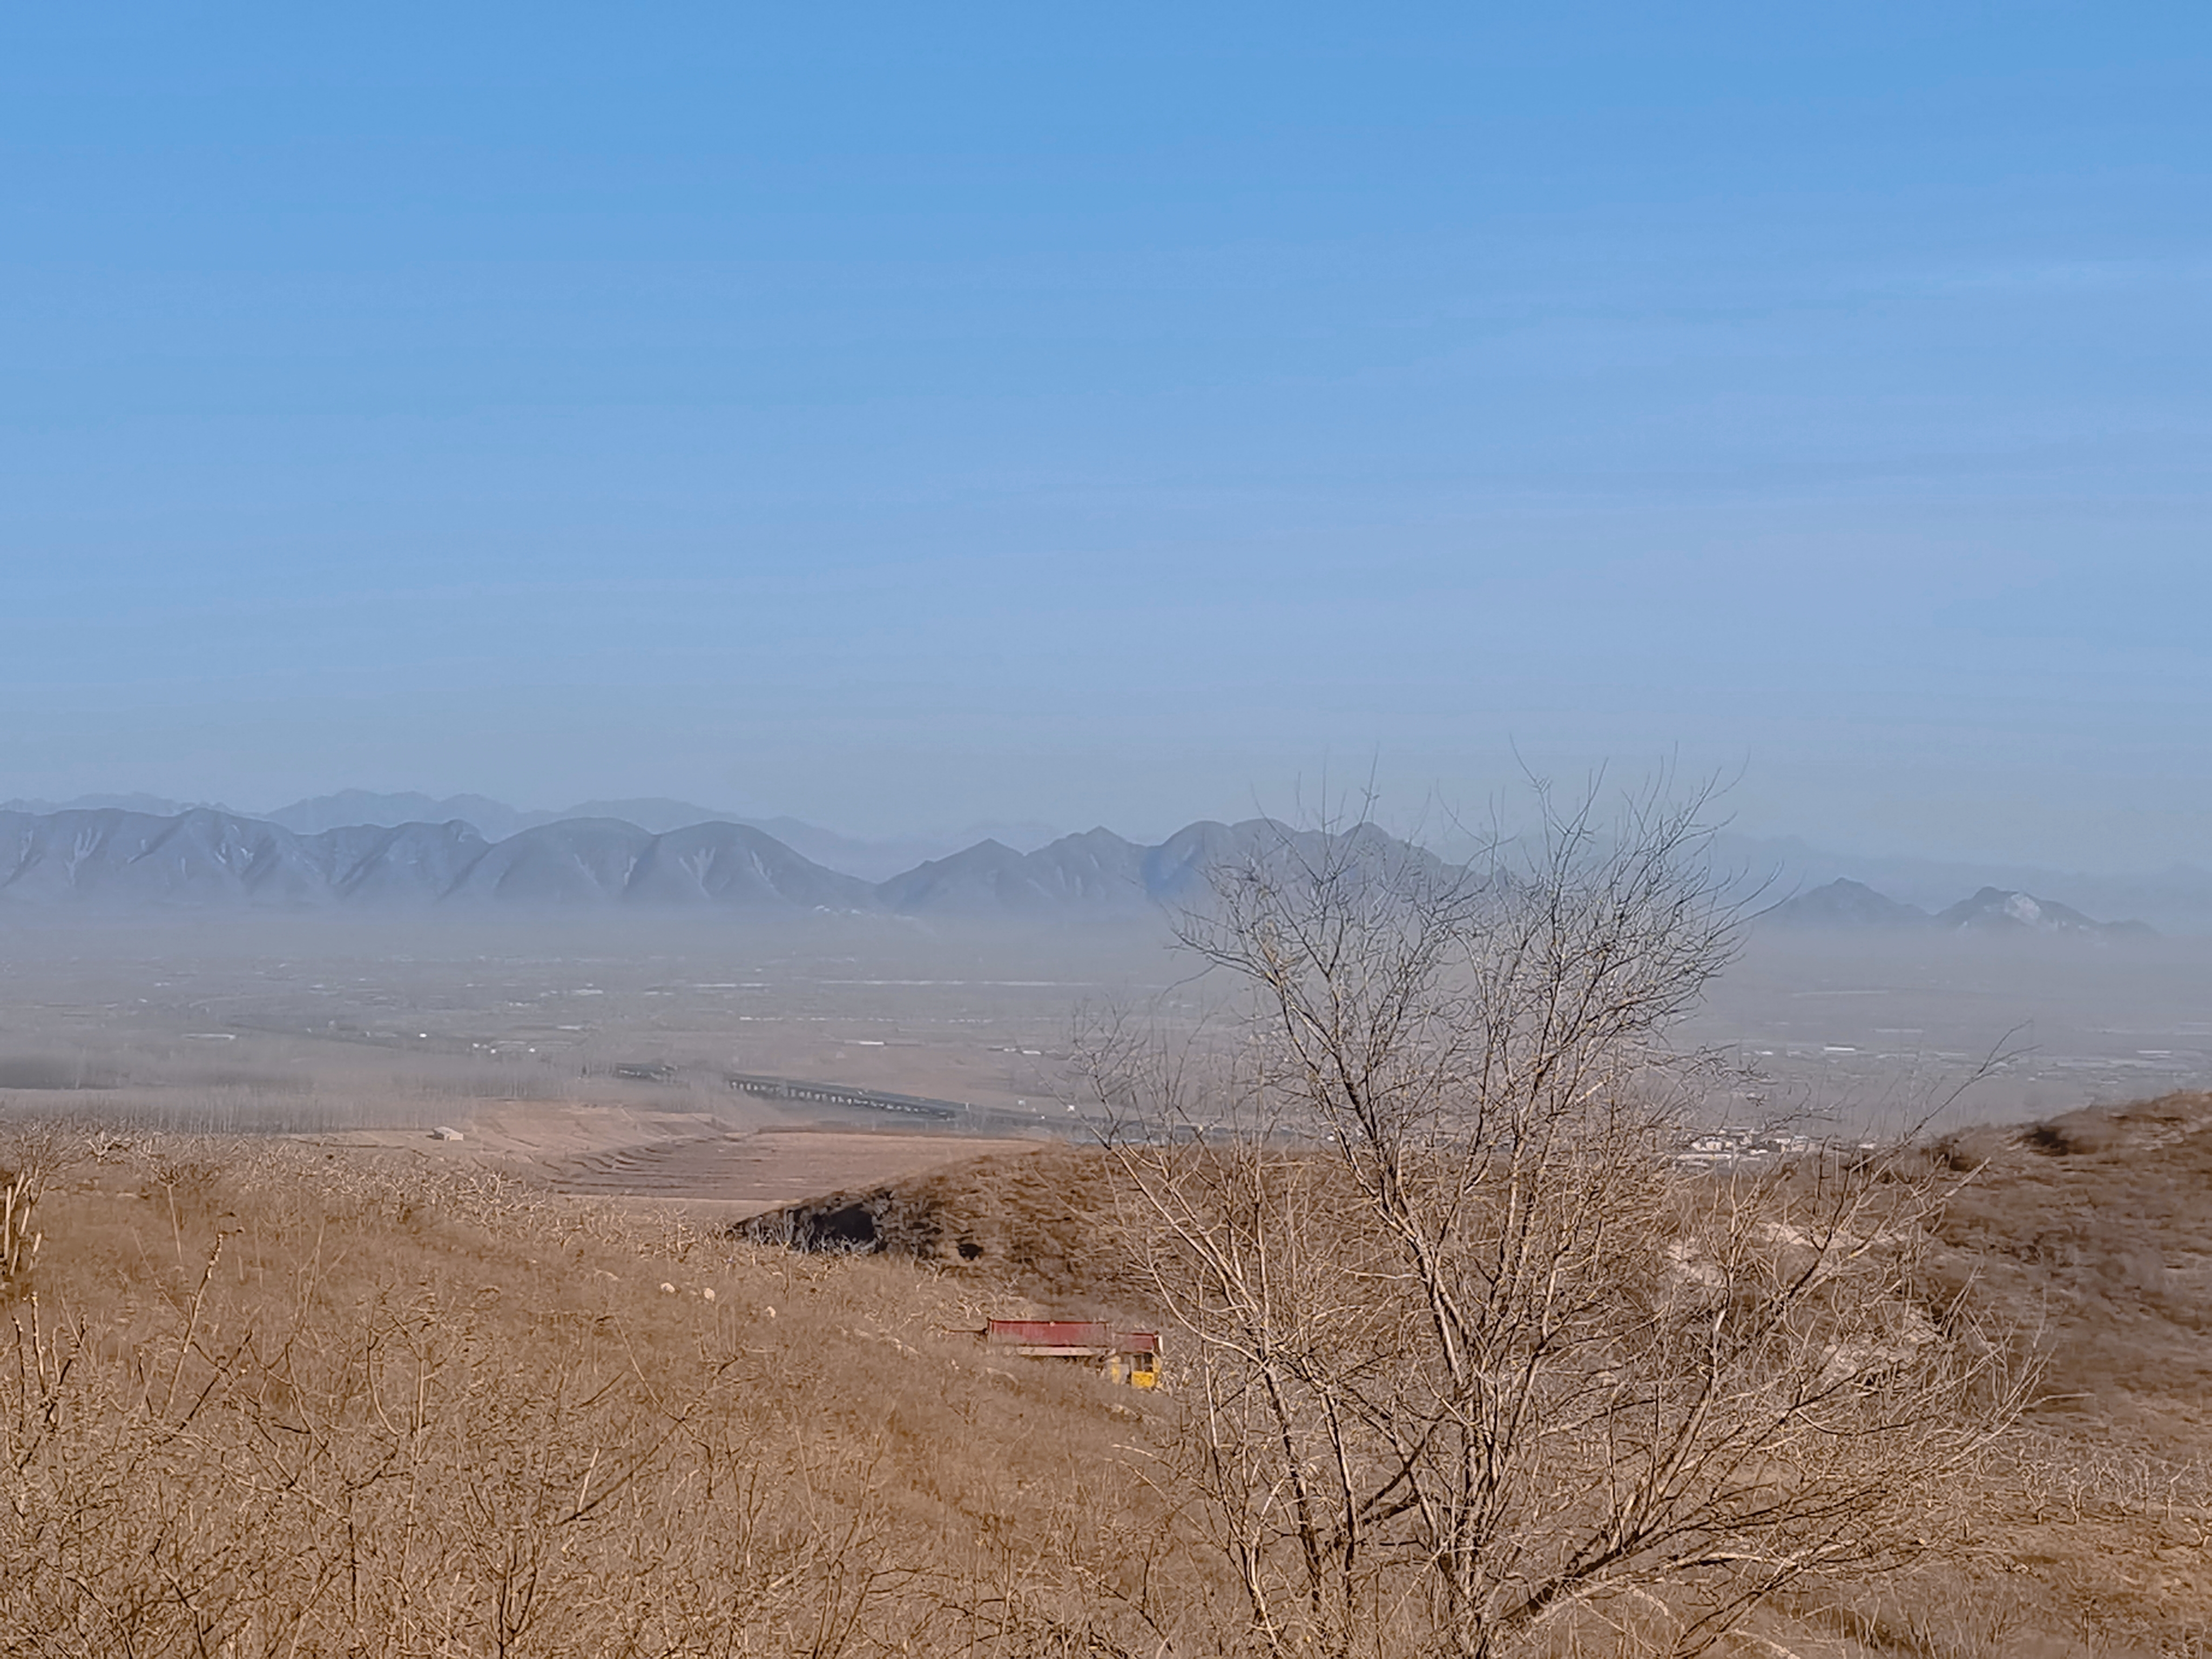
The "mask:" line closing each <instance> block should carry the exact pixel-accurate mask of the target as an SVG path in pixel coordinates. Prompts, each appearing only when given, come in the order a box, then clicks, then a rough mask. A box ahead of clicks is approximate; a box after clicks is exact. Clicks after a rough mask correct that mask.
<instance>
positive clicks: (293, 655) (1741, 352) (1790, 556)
mask: <svg viewBox="0 0 2212 1659" xmlns="http://www.w3.org/2000/svg"><path fill="white" fill-rule="evenodd" d="M2208 183H2212V12H2207V11H2206V10H2205V9H2202V8H2185V7H2181V6H2168V7H2150V6H2127V5H2114V4H2104V5H2097V6H2088V5H2082V6H2065V7H2056V6H2051V7H2043V6H2033V5H2007V6H2002V7H1998V6H1963V5H1942V4H1918V5H1913V6H1881V5H1871V4H1870V5H1860V6H1853V7H1848V8H1825V9H1814V8H1778V7H1772V6H1748V5H1747V6H1715V5H1705V6H1699V5H1686V6H1678V7H1669V8H1653V7H1618V8H1608V7H1557V8H1503V7H1491V8H1474V7H1449V8H1447V7H1434V8H1428V7H1402V8H1397V9H1389V10H1388V11H1383V12H1380V13H1379V15H1378V9H1375V8H1352V7H1334V8H1311V9H1307V8H1298V7H1293V6H1283V5H1277V6H1270V7H1257V6H1255V7H1231V6H1216V7H1208V8H1188V7H1183V8H1116V9H1092V10H1091V11H1088V12H1085V13H1082V14H1079V13H1078V12H1076V11H1075V10H1074V9H1048V8H1039V7H1015V6H1003V7H982V6H969V7H945V8H890V7H884V8H864V7H848V8H794V7H777V8H766V7H762V8H739V7H717V8H703V7H702V8H683V7H668V8H661V9H657V10H651V11H647V10H646V9H615V8H605V9H595V10H588V11H587V10H583V9H564V8H561V7H557V6H547V5H540V6H537V7H532V8H521V7H515V8H510V9H501V8H497V7H493V6H482V7H472V8H465V9H462V8H449V7H448V8H435V9H433V8H427V7H424V8H410V7H406V6H385V7H376V8H356V9H350V10H347V11H340V10H339V9H331V8H301V7H289V8H270V9H264V10H256V9H247V8H242V7H207V6H188V5H177V6H167V7H162V8H159V9H155V8H143V9H140V8H131V7H117V8H102V9H84V8H78V9H66V8H49V9H45V10H44V11H43V12H40V13H32V12H29V11H27V10H25V9H19V10H18V13H17V14H16V15H14V16H12V17H11V18H10V20H9V22H8V23H7V24H6V26H5V33H4V37H0V211H4V219H0V223H4V226H5V232H4V235H0V576H4V583H0V796H6V795H15V794H22V795H32V794H35V795H45V796H68V795H71V794H75V793H81V792H91V791H105V790H125V789H145V790H150V791H154V792H156V793H168V794H174V795H179V796H185V797H189V798H219V799H226V800H228V801H231V802H233V803H234V804H238V805H247V806H255V805H259V806H269V805H276V804H277V803H278V802H280V801H282V800H284V799H291V798H293V797H295V796H298V795H301V794H306V793H316V792H319V791H321V790H325V789H330V788H335V787H345V786H358V787H372V788H423V789H428V790H431V791H434V792H439V793H443V792H446V791H451V790H476V791H480V792H482V793H489V794H494V795H499V796H503V797H506V798H508V799H514V800H516V801H518V802H519V803H520V804H523V805H560V804H562V803H564V802H565V801H568V800H570V799H578V798H581V797H586V796H593V795H613V794H637V793H665V794H672V795H678V796H684V797H687V798H691V799H703V800H706V801H708V802H709V803H711V804H714V805H727V806H730V807H732V808H733V809H736V810H739V811H750V812H758V813H769V812H779V811H781V812H791V813H794V814H796V815H799V816H801V817H811V818H814V819H817V820H818V821H822V822H825V823H829V824H832V825H835V826H836V827H839V828H842V829H850V830H856V831H860V832H864V833H865V832H882V831H890V830H896V829H909V828H922V827H928V826H941V825H950V824H957V823H963V822H966V821H969V820H972V819H975V818H981V817H1018V818H1024V819H1044V820H1047V821H1050V822H1054V823H1060V824H1063V825H1066V826H1068V827H1082V826H1087V825H1088V824H1090V823H1096V822H1104V823H1109V824H1111V825H1114V826H1115V827H1117V828H1121V829H1127V830H1129V831H1132V832H1139V833H1141V832H1147V831H1152V830H1157V829H1164V828H1166V827H1170V826H1172V825H1173V824H1175V823H1180V822H1182V821H1183V820H1185V819H1188V818H1189V817H1196V816H1200V815H1222V814H1231V813H1237V812H1240V811H1248V810H1249V809H1250V807H1251V806H1252V805H1253V804H1254V803H1255V801H1257V802H1259V803H1261V804H1263V805H1269V806H1273V807H1284V806H1286V805H1289V804H1290V803H1291V800H1292V799H1293V798H1294V792H1295V791H1296V789H1297V787H1299V783H1300V781H1301V780H1303V781H1304V785H1305V787H1306V788H1307V789H1308V790H1309V791H1310V789H1311V787H1312V786H1313V781H1314V780H1315V779H1316V777H1317V776H1318V775H1321V773H1322V771H1323V769H1328V771H1329V772H1330V774H1331V775H1334V776H1338V777H1343V776H1346V775H1364V774H1365V773H1366V771H1367V770H1368V769H1369V768H1370V766H1372V767H1373V768H1374V769H1375V770H1376V775H1377V776H1378V778H1379V779H1380V781H1381V782H1382V785H1383V791H1384V802H1385V807H1386V810H1392V809H1395V810H1397V811H1402V812H1407V813H1410V812H1411V811H1413V809H1415V808H1416V807H1417V806H1418V805H1419V803H1420V802H1421V800H1422V799H1425V797H1426V796H1427V795H1428V794H1429V793H1431V791H1433V792H1435V793H1437V794H1438V795H1439V796H1440V797H1441V798H1442V799H1443V800H1444V801H1446V802H1447V803H1448V804H1450V805H1455V806H1458V807H1459V808H1461V809H1462V810H1474V809H1479V808H1480V805H1481V803H1482V801H1483V800H1484V799H1486V796H1487V795H1488V794H1489V793H1491V792H1492V791H1494V790H1495V789H1497V788H1498V787H1499V786H1500V785H1501V784H1503V783H1504V782H1506V781H1509V780H1510V778H1511V777H1512V776H1513V775H1514V773H1515V771H1516V767H1517V765H1518V764H1519V762H1517V761H1516V751H1517V753H1518V755H1519V756H1520V757H1522V758H1523V759H1525V760H1526V761H1527V762H1528V763H1532V764H1534V765H1535V766H1536V767H1538V768H1539V769H1544V770H1548V771H1553V772H1557V773H1559V774H1562V775H1570V776H1576V775H1580V774H1581V773H1582V772H1583V770H1584V769H1587V768H1588V767H1589V766H1591V765H1592V764H1594V763H1597V762H1599V761H1602V760H1610V761H1612V762H1613V763H1615V764H1616V765H1617V766H1623V767H1626V768H1629V769H1638V768H1641V767H1644V766H1645V765H1648V764H1650V763H1652V762H1654V761H1656V760H1657V759H1659V758H1660V757H1667V756H1676V757H1679V758H1680V763H1681V764H1683V765H1684V766H1686V768H1688V769H1692V770H1703V769H1717V770H1720V771H1723V772H1725V773H1727V774H1729V775H1731V776H1736V777H1738V778H1740V781H1738V782H1737V784H1736V785H1735V790H1734V793H1733V795H1732V797H1731V799H1732V803H1733V805H1734V807H1735V811H1736V812H1737V814H1738V817H1739V821H1740V823H1741V824H1742V826H1743V827H1745V828H1747V829H1754V830H1765V831H1773V832H1778V833H1779V832H1793V833H1796V834H1800V835H1802V836H1806V837H1807V838H1808V839H1809V840H1812V841H1814V842H1816V843H1822V844H1829V845H1838V846H1842V847H1845V848H1864V849H1869V850H1873V849H1887V850H1897V851H1908V852H1917V853H1924V854H1936V855H1951V856H1982V857H2003V858H2008V859H2021V860H2043V861H2046V862H2058V863H2065V864H2072V865H2077V866H2088V867H2129V866H2147V865H2156V864H2161V863H2165V862H2167V861H2171V860H2180V859H2188V860H2198V861H2206V862H2212V672H2208V667H2212V657H2208V652H2207V649H2206V644H2205V633H2206V623H2205V618H2206V617H2207V614H2208V611H2212V604H2208V601H2212V561H2208V558H2207V553H2208V544H2207V535H2206V531H2207V526H2208V523H2212V519H2208V513H2207V507H2208V505H2212V336H2208V329H2207V316H2208V313H2207V304H2208V301H2212V234H2208V223H2207V204H2208V200H2212V197H2208V193H2207V185H2208Z"/></svg>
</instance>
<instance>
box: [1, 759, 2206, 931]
mask: <svg viewBox="0 0 2212 1659" xmlns="http://www.w3.org/2000/svg"><path fill="white" fill-rule="evenodd" d="M994 829H995V830H998V831H1000V833H995V834H992V833H981V832H983V831H987V830H994ZM1285 833H1286V832H1285V831H1284V830H1283V829H1281V828H1280V826H1277V825H1273V824H1271V823H1267V821H1264V820H1258V819H1255V820H1251V821H1249V822H1248V823H1241V824H1234V825H1231V824H1222V823H1210V822H1209V823H1194V824H1191V825H1189V826H1188V827H1187V828H1185V829H1181V830H1178V831H1176V833H1175V834H1174V835H1172V836H1168V837H1167V838H1166V839H1165V840H1164V841H1162V842H1157V843H1149V844H1148V843H1143V842H1132V841H1129V840H1127V839H1126V838H1124V837H1122V836H1117V835H1115V834H1113V833H1112V832H1111V831H1109V830H1106V829H1092V830H1089V831H1086V832H1085V833H1084V834H1081V835H1074V836H1058V837H1054V836H1051V835H1050V834H1049V832H1048V830H1047V829H1045V828H1044V826H1042V825H1036V824H1018V825H1006V826H977V833H975V834H974V835H973V836H971V837H970V838H969V841H968V842H961V843H957V844H953V845H948V844H947V843H948V842H949V841H951V838H950V837H945V836H937V837H931V836H910V837H902V838H900V839H897V840H887V841H873V842H871V841H862V840H859V839H856V838H854V837H850V836H840V835H837V834H836V833H834V832H832V831H829V830H826V829H820V828H819V827H817V826H816V825H812V824H809V823H802V822H800V821H799V820H797V819H794V818H788V817H776V818H765V819H738V818H730V817H723V816H720V815H717V814H715V813H714V812H713V811H711V810H710V809H708V808H706V807H702V806H698V805H695V804H692V803H690V802H685V801H678V800H666V799H640V800H617V801H587V802H585V803H582V804H581V805H580V806H579V807H578V808H576V809H575V810H574V811H570V812H568V813H563V814H559V815H556V814H552V813H544V812H521V811H516V810H515V809H513V808H512V807H509V806H507V805H503V804H502V803H501V802H498V801H495V800H491V799H487V798H485V797H483V796H479V795H454V796H448V797H445V798H443V799H437V798H433V797H431V796H428V795H422V794H397V795H393V794H374V793H369V792H367V791H362V790H348V791H345V792H343V793H339V794H336V795H325V796H321V797H318V798H317V799H312V800H304V801H297V802H295V803H293V804H292V805H289V806H287V807H283V808H282V809H280V810H279V811H276V812H273V813H270V814H267V815H265V816H262V817H255V816H252V815H249V814H246V813H241V812H235V811H230V810H228V809H227V808H224V807H221V806H206V805H201V806H188V805H184V804H181V803H179V802H175V801H171V800H166V799H161V798H158V797H154V796H146V795H128V796H109V797H96V798H90V799H85V800H80V801H77V802H73V803H70V805H67V806H63V807H57V806H55V805H53V804H52V803H50V802H45V801H16V802H10V803H8V804H6V805H0V908H14V907H16V906H20V905H24V904H59V903H64V902H94V903H99V904H105V905H112V906H131V905H142V904H151V905H171V906H173V905H210V904H212V905H222V904H243V905H252V906H263V907H268V906H276V907H288V908H329V907H337V908H359V909H372V908H422V907H424V906H443V905H463V906H465V905H471V904H477V903H486V904H498V905H508V906H513V905H530V904H538V905H547V904H555V905H576V904H616V905H619V904H633V905H638V904H643V905H671V904H674V905H690V906H709V907H723V908H753V909H784V910H789V911H802V910H824V909H827V910H841V911H855V912H858V911H870V912H880V913H888V914H891V915H914V916H931V915H938V916H953V915H968V916H976V917H984V916H1001V917H1005V916H1027V917H1032V918H1037V919H1044V918H1049V917H1063V916H1064V917H1069V918H1080V917H1091V918H1100V917H1109V916H1136V915H1143V914H1145V913H1146V911H1147V910H1149V909H1150V908H1152V907H1155V906H1158V905H1160V904H1172V903H1176V902H1180V901H1182V900H1184V899H1186V898H1188V897H1190V896H1194V894H1195V893H1197V892H1198V891H1199V890H1200V887H1201V885H1202V884H1203V883H1204V881H1205V879H1206V872H1207V871H1208V870H1209V869H1210V868H1211V867H1212V866H1213V865H1214V864H1215V863H1217V862H1218V861H1219V860H1223V859H1225V858H1230V857H1235V856H1238V855H1240V854H1243V853H1247V852H1249V851H1250V850H1252V849H1253V848H1255V847H1256V846H1258V845H1259V844H1260V842H1261V838H1262V837H1265V838H1267V839H1270V840H1273V839H1278V838H1279V837H1280V836H1283V835H1284V834H1285ZM1370 833H1372V834H1374V835H1375V836H1376V837H1377V838H1378V844H1379V843H1388V845H1389V848H1392V849H1395V850H1396V851H1398V852H1400V853H1406V852H1409V851H1410V850H1411V849H1409V848H1407V845H1406V843H1404V842H1396V841H1393V840H1391V838H1390V837H1389V836H1383V834H1382V832H1380V831H1379V830H1378V831H1371V832H1370ZM1717 851H1718V853H1719V854H1720V856H1721V858H1722V860H1723V864H1724V865H1725V866H1730V867H1733V868H1734V869H1735V871H1736V872H1738V876H1739V878H1740V879H1739V880H1738V881H1737V883H1736V886H1735V890H1737V891H1740V892H1741V891H1749V890H1753V889H1754V888H1757V887H1759V886H1761V885H1765V887H1766V888H1767V890H1769V891H1771V890H1772V887H1773V884H1776V883H1777V882H1778V881H1781V880H1783V879H1785V878H1786V879H1787V880H1788V881H1789V882H1790V884H1792V885H1795V886H1797V887H1799V888H1800V889H1801V890H1800V891H1798V892H1797V894H1796V896H1794V897H1792V898H1790V899H1789V900H1787V901H1785V902H1782V903H1780V904H1777V905H1774V906H1772V907H1771V908H1768V909H1767V910H1765V912H1764V913H1763V914H1762V915H1761V918H1760V919H1761V921H1763V922H1765V923H1766V924H1770V925H1774V926H1781V927H1828V928H1837V927H1850V928H1862V929H1863V928H1906V927H1922V928H1931V929H1938V930H1942V931H1949V932H1962V933H2023V934H2027V933H2052V934H2071V935H2076V936H2082V937H2088V936H2100V937H2118V936H2121V935H2124V934H2138V935H2140V934H2147V933H2150V932H2151V931H2152V930H2151V929H2150V928H2149V927H2148V926H2146V925H2145V924H2144V923H2142V922H2140V921H2127V922H2113V923H2102V922H2098V921H2093V920H2092V919H2091V917H2090V916H2089V915H2087V914H2085V912H2084V911H2083V909H2081V908H2076V904H2078V903H2079V902H2081V896H2082V895H2083V894H2088V895H2092V896H2103V897H2108V898H2112V899H2114V900H2125V899H2130V898H2133V899H2139V900H2140V901H2142V902H2141V903H2140V904H2139V905H2138V904H2135V903H2129V904H2127V905H2126V907H2125V908H2126V909H2130V910H2134V911H2135V912H2136V914H2142V912H2143V911H2146V910H2148V911H2149V912H2150V913H2152V914H2154V915H2156V916H2157V917H2158V919H2159V921H2160V922H2162V923H2166V924H2169V925H2170V926H2172V927H2175V928H2176V929H2177V930H2178V931H2180V932H2183V933H2212V875H2208V874H2207V873H2206V872H2201V871H2196V870H2193V869H2177V870H2175V871H2173V872H2168V874H2167V875H2166V877H2162V878H2161V877H2142V878H2117V877H2112V878H2098V877H2066V876H2063V875H2057V874H2054V873H2053V872H2037V878H2038V882H2039V884H2038V886H2037V888H2036V889H2035V890H2033V892H2031V891H2030V890H2029V889H2028V888H2027V885H2026V884H2025V883H2015V884H1984V885H1983V886H1982V888H1981V890H1980V891H1978V892H1977V893H1976V894H1975V895H1974V896H1973V897H1972V898H1970V899H1967V900H1964V901H1962V902H1959V903H1956V904H1954V905H1951V906H1950V907H1949V908H1947V909H1942V910H1940V911H1936V912H1934V913H1932V914H1931V911H1930V909H1929V908H1923V905H1922V904H1921V903H1915V902H1911V899H1921V900H1923V902H1930V903H1933V902H1941V891H1942V890H1941V888H1940V887H1938V886H1937V885H1936V884H1937V883H1938V882H1939V881H1941V880H1942V879H1944V878H1947V877H1948V878H1949V879H1950V880H1951V881H1952V882H1953V883H1954V884H1953V885H1951V886H1950V889H1949V890H1950V891H1951V892H1954V893H1955V892H1957V891H1958V890H1960V886H1961V885H1964V884H1965V882H1964V881H1963V880H1962V879H1960V878H1961V877H1964V876H1966V875H1967V874H1968V873H1969V872H1968V871H1967V869H1966V866H1947V865H1936V864H1932V863H1927V862H1924V861H1915V860H1864V861H1863V864H1864V865H1865V866H1867V869H1868V872H1872V871H1874V870H1879V869H1890V868H1891V867H1892V866H1894V869H1895V872H1896V873H1897V874H1898V875H1899V878H1900V881H1901V882H1902V884H1903V885H1904V890H1905V892H1906V893H1907V894H1909V895H1910V896H1911V898H1910V899H1900V898H1897V897H1893V896H1890V894H1888V893H1884V892H1881V891H1877V890H1875V888H1874V887H1873V886H1871V885H1869V884H1867V883H1865V882H1863V881H1862V880H1859V879H1857V877H1856V876H1852V877H1844V876H1837V877H1835V878H1832V879H1826V880H1825V881H1823V884H1820V885H1818V886H1811V885H1808V882H1809V880H1810V879H1812V876H1811V873H1810V872H1820V871H1824V870H1826V871H1832V870H1833V869H1834V867H1835V866H1836V864H1837V863H1838V861H1839V860H1838V859H1837V856H1836V855H1834V854H1822V853H1818V852H1815V851H1814V849H1811V848H1806V847H1805V846H1804V845H1803V844H1802V843H1800V842H1750V841H1745V840H1742V839H1741V838H1735V837H1723V844H1722V845H1721V846H1720V847H1719V848H1717ZM1418 856H1420V857H1423V858H1426V857H1429V856H1430V855H1429V854H1426V853H1421V854H1418ZM2045 880H2048V881H2050V882H2051V883H2053V884H2062V883H2063V884H2067V887H2066V890H2067V896H2068V898H2069V899H2073V900H2075V904H2069V903H2068V902H2060V901H2057V900H2053V899H2051V898H2049V897H2045V896H2043V894H2045V893H2046V892H2048V891H2049V890H2050V889H2049V887H2047V886H2045V885H2043V884H2042V882H2043V881H2045ZM1883 884H1884V885H1885V886H1891V883H1890V882H1888V881H1887V880H1885V881H1884V883H1883ZM2200 888H2202V889H2203V894H2202V896H2201V897H2200V893H2199V890H2200ZM1894 890H1895V889H1894V888H1893V891H1894ZM1931 894H1932V895H1934V896H1932V897H1929V895H1931ZM2113 910H2122V904H2121V903H2120V902H2114V903H2112V904H2111V905H2110V906H2109V907H2108V908H2107V909H2106V913H2107V914H2111V913H2112V911H2113ZM2124 913H2125V911H2124V910H2123V914H2124Z"/></svg>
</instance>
